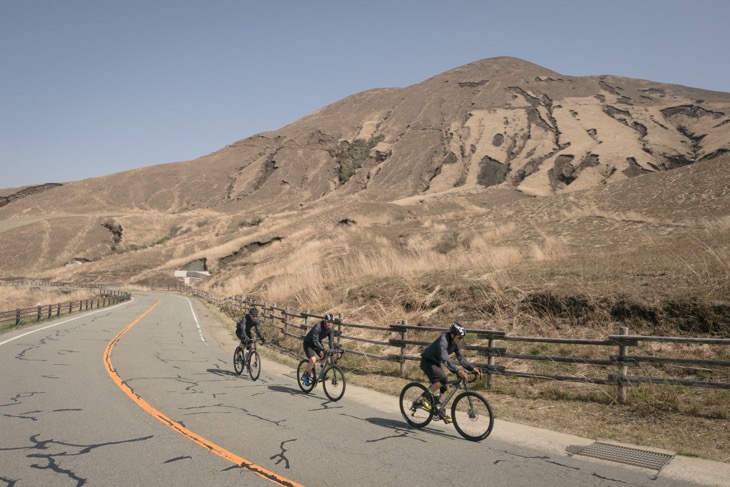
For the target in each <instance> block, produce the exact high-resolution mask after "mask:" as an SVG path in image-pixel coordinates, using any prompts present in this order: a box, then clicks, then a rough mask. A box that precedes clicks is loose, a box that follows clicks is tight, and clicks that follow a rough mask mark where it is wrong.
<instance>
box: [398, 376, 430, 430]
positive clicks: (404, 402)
mask: <svg viewBox="0 0 730 487" xmlns="http://www.w3.org/2000/svg"><path fill="white" fill-rule="evenodd" d="M429 397H430V394H429V393H428V389H427V388H426V386H424V385H423V384H421V383H419V382H411V383H410V384H406V386H405V387H404V388H403V390H402V391H401V392H400V412H401V414H402V415H403V419H405V420H406V421H407V422H408V424H410V425H411V426H413V427H416V428H423V427H424V426H426V425H427V424H428V423H430V422H431V420H432V419H433V410H432V408H431V406H432V405H431V403H430V402H429Z"/></svg>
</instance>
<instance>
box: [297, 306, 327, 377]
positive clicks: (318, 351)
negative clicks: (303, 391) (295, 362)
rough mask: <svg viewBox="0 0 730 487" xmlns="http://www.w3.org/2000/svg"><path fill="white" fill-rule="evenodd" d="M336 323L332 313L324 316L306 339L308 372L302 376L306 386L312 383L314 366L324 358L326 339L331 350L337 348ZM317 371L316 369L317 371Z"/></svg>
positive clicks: (305, 348)
mask: <svg viewBox="0 0 730 487" xmlns="http://www.w3.org/2000/svg"><path fill="white" fill-rule="evenodd" d="M334 322H335V317H334V316H332V314H331V313H327V314H326V315H324V319H323V320H321V321H318V322H317V323H315V324H314V326H313V327H312V329H311V330H309V333H307V335H306V336H305V337H304V344H303V346H304V353H305V354H306V355H307V359H309V363H308V364H307V371H306V372H305V373H304V375H303V376H302V382H304V385H305V386H309V385H310V384H311V383H312V379H311V375H310V374H311V373H312V370H313V369H314V366H315V365H316V364H317V358H324V351H325V348H324V345H322V340H323V339H324V338H325V337H328V338H329V347H330V350H334V348H335V329H334V328H333V326H332V324H333V323H334ZM315 370H316V369H315Z"/></svg>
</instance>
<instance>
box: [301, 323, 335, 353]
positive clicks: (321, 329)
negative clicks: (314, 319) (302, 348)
mask: <svg viewBox="0 0 730 487" xmlns="http://www.w3.org/2000/svg"><path fill="white" fill-rule="evenodd" d="M327 336H328V337H329V345H330V350H333V349H334V348H335V328H334V327H331V328H330V329H329V330H328V329H327V328H326V327H325V326H324V320H322V321H320V322H318V323H317V324H315V325H314V326H313V327H312V329H311V330H309V333H307V335H306V336H305V337H304V345H309V346H310V347H311V348H313V349H315V350H316V351H318V352H319V351H322V350H324V345H322V339H323V338H324V337H327Z"/></svg>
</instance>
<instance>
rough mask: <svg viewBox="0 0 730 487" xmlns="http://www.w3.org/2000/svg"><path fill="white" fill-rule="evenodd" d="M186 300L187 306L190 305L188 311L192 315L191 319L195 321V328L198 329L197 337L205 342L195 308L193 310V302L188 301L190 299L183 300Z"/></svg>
mask: <svg viewBox="0 0 730 487" xmlns="http://www.w3.org/2000/svg"><path fill="white" fill-rule="evenodd" d="M185 299H187V300H188V304H190V311H191V312H192V313H193V319H194V320H195V326H197V327H198V335H200V340H202V341H205V338H204V337H203V330H201V329H200V323H198V317H197V315H196V314H195V308H193V302H192V301H190V298H185Z"/></svg>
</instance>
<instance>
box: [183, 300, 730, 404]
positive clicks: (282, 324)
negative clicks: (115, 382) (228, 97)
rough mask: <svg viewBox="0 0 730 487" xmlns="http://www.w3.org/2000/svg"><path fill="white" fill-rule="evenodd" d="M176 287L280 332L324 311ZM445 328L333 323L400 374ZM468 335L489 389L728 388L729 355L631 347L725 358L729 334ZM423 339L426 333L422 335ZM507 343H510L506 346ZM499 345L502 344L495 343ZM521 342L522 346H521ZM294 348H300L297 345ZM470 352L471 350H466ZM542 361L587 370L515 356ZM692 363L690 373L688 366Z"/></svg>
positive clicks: (342, 336)
mask: <svg viewBox="0 0 730 487" xmlns="http://www.w3.org/2000/svg"><path fill="white" fill-rule="evenodd" d="M178 289H179V290H181V291H184V292H188V293H191V294H194V295H196V296H199V297H201V298H203V299H206V300H208V301H209V302H211V303H212V304H214V305H216V306H218V307H219V308H221V309H222V310H223V311H224V312H226V313H227V314H228V315H229V316H231V317H232V318H234V319H236V318H240V316H241V315H243V313H245V311H246V309H247V308H248V307H249V306H257V307H259V308H260V309H261V310H262V317H263V322H264V324H268V325H270V326H271V327H272V328H275V329H277V330H279V332H280V333H281V335H282V336H285V337H291V338H294V339H302V338H303V337H304V334H305V333H306V331H307V330H308V328H309V327H310V326H311V325H310V321H309V320H310V319H315V320H318V319H322V316H320V315H316V314H311V313H309V312H291V311H289V310H288V309H284V308H278V307H276V306H275V305H273V306H270V305H267V304H264V303H256V302H252V301H249V300H246V299H243V298H239V297H228V298H218V297H214V296H211V295H210V294H209V293H206V292H204V291H199V290H196V289H194V288H191V287H189V286H181V287H180V288H178ZM357 330H369V331H370V333H369V336H373V335H380V336H381V337H384V338H381V339H373V338H368V337H363V336H356V333H357ZM445 331H447V329H446V328H438V327H425V326H409V325H408V323H405V322H404V323H398V324H393V325H388V326H377V325H364V324H356V323H346V322H344V319H343V317H342V316H340V317H339V323H338V324H337V325H336V331H335V336H336V337H337V338H336V340H337V342H338V343H339V344H340V345H342V342H343V341H345V342H348V344H352V346H349V347H346V346H343V349H344V350H345V351H346V352H347V353H349V354H354V355H361V356H365V357H369V358H372V359H376V360H384V361H390V362H395V363H398V364H400V373H401V375H405V373H406V363H407V362H409V361H414V362H417V361H420V355H419V354H420V350H421V349H422V348H423V347H425V346H427V345H429V344H430V343H431V342H432V341H433V340H434V339H435V335H436V334H439V333H444V332H445ZM469 335H470V337H469V338H470V340H469V342H470V343H472V342H474V341H479V340H481V341H482V343H480V344H468V345H463V346H462V348H463V349H464V350H468V351H471V352H472V354H473V353H475V354H476V355H477V357H478V358H477V359H476V360H473V359H471V358H470V361H471V362H472V363H473V364H474V365H475V366H477V367H480V368H481V369H482V370H484V371H486V373H487V387H488V388H491V387H492V386H493V385H494V383H495V380H496V378H497V377H499V376H505V377H507V376H512V377H519V378H528V379H548V380H554V381H568V382H581V383H591V384H603V385H611V386H615V387H616V390H617V400H618V401H619V402H621V403H624V402H626V399H627V390H628V388H630V387H633V386H638V385H639V384H641V383H654V384H669V385H677V386H686V387H705V388H713V389H730V379H728V374H729V373H730V360H720V359H716V358H712V359H708V358H700V357H697V358H674V357H663V356H656V355H634V354H632V353H631V349H632V348H636V349H638V348H641V346H642V344H649V343H659V344H673V345H683V346H687V347H695V349H696V350H698V349H700V348H705V347H716V348H717V350H718V352H717V353H712V354H711V355H717V356H720V357H723V356H724V357H727V356H728V352H729V351H730V348H728V346H730V339H724V338H680V337H661V336H640V335H630V334H629V330H628V328H621V329H620V330H619V333H618V334H616V335H610V336H608V337H606V338H605V339H573V338H544V337H523V336H509V335H507V334H506V333H505V332H503V331H498V330H476V329H470V330H469ZM424 338H426V339H425V340H424ZM358 343H364V344H370V345H375V346H377V347H379V348H383V349H390V350H391V352H390V353H372V352H367V351H364V350H361V349H358V348H356V347H357V344H358ZM510 343H511V344H513V345H512V350H510V349H508V348H507V345H508V344H510ZM518 344H528V348H531V350H529V353H524V351H520V350H518V348H520V347H519V345H518ZM500 345H503V346H500ZM555 345H557V346H568V347H569V348H570V351H571V353H573V354H574V355H568V354H566V353H565V351H563V350H561V353H560V354H553V355H545V354H541V353H538V351H540V350H541V348H540V347H546V348H549V347H550V346H555ZM584 347H588V348H590V350H589V351H588V352H587V353H581V354H579V355H577V356H576V355H575V354H576V351H575V349H579V348H584ZM522 348H524V346H523V347H522ZM297 352H298V351H297ZM469 355H471V354H469ZM525 362H530V363H531V362H546V363H550V364H566V365H565V367H571V368H573V369H575V368H578V367H580V368H582V369H587V370H589V371H590V372H587V373H586V375H577V374H576V373H572V374H558V373H547V372H546V373H538V372H530V371H525V370H520V368H521V367H519V366H514V364H515V363H517V364H522V363H525ZM642 364H648V365H651V366H652V367H651V368H652V370H654V371H657V372H658V371H660V370H661V368H662V367H680V368H681V369H682V370H683V371H685V373H684V374H682V378H678V377H676V376H674V377H672V376H668V375H667V374H664V376H639V375H631V374H629V371H630V370H638V367H640V366H641V365H642ZM596 370H602V371H603V373H604V375H603V376H599V374H598V372H596ZM687 370H690V371H691V372H690V373H686V371H687Z"/></svg>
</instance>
